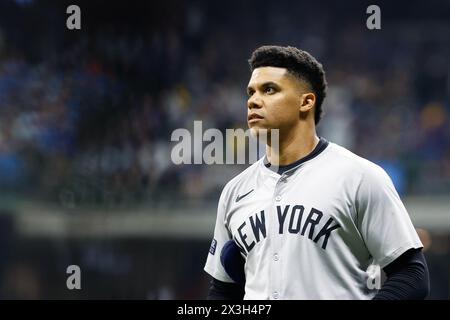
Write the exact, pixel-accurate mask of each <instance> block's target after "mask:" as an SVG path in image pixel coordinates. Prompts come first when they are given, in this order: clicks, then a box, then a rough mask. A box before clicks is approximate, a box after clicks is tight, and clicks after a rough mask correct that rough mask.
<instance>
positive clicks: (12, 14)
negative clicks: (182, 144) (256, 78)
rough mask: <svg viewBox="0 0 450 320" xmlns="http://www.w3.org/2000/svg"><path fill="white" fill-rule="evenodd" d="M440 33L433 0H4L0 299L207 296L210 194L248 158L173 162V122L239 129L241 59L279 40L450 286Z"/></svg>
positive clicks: (449, 157)
mask: <svg viewBox="0 0 450 320" xmlns="http://www.w3.org/2000/svg"><path fill="white" fill-rule="evenodd" d="M70 4H77V5H78V6H79V7H80V8H81V26H82V28H81V30H68V29H67V28H66V19H67V18H68V16H69V15H68V14H66V8H67V6H69V5H70ZM370 4H378V5H379V6H380V8H381V19H382V20H381V21H382V25H381V26H382V29H381V30H372V31H371V30H368V29H367V27H366V19H367V17H368V14H366V8H367V6H368V5H370ZM449 34H450V2H448V1H438V0H429V1H419V0H413V1H396V2H395V3H394V2H393V1H390V2H389V1H377V2H376V3H371V2H364V1H346V2H345V5H344V4H342V3H340V2H336V1H325V0H317V1H280V2H278V1H265V0H259V1H256V0H249V1H237V0H231V1H200V0H198V1H181V0H167V1H157V2H153V1H152V2H150V1H148V2H146V1H126V2H123V1H116V2H108V1H98V0H96V1H72V2H68V1H56V0H55V1H49V0H40V1H38V0H21V1H18V0H17V1H13V0H0V298H3V299H7V298H8V299H10V298H12V299H203V298H204V297H205V295H206V292H207V287H208V281H209V279H208V277H207V276H206V274H205V273H204V272H203V271H202V268H203V264H204V262H205V259H206V255H207V252H208V248H209V242H210V239H211V236H212V232H213V224H214V220H215V214H216V212H215V208H216V204H217V200H218V197H219V195H220V191H221V189H222V188H223V186H224V184H225V183H226V182H227V181H228V180H229V178H230V177H232V176H234V175H236V174H237V173H239V172H240V171H241V170H242V169H243V168H245V166H243V165H209V166H208V165H178V166H177V165H174V164H172V162H171V159H170V153H171V148H172V147H173V143H172V142H171V141H170V138H171V133H172V132H173V130H175V129H177V128H188V129H191V128H192V126H193V121H194V120H202V121H203V128H204V130H205V129H207V128H218V129H220V130H222V131H224V130H225V129H227V128H244V129H246V93H245V88H246V84H247V82H248V79H249V76H250V72H249V69H248V65H247V59H248V58H249V56H250V54H251V52H252V51H253V50H254V49H255V48H256V47H258V46H260V45H264V44H280V45H293V46H297V47H299V48H302V49H304V50H307V51H309V52H310V53H312V54H313V55H314V56H316V57H317V58H318V60H319V61H321V62H322V63H323V65H324V67H325V70H326V73H327V79H328V83H329V90H328V95H327V99H326V100H325V104H324V110H325V117H324V119H323V120H322V122H321V123H320V125H319V128H318V130H319V133H320V135H322V136H324V137H325V138H327V139H328V140H330V141H333V142H336V143H339V144H341V145H343V146H345V147H347V148H349V149H350V150H352V151H353V152H355V153H356V154H358V155H361V156H363V157H366V158H368V159H370V160H372V161H374V162H376V163H378V164H380V165H381V166H382V167H383V168H384V169H385V170H386V171H387V172H388V173H389V175H390V176H391V178H392V179H393V181H394V183H395V185H396V187H397V189H398V191H399V193H400V195H401V197H402V199H403V200H404V202H405V205H406V207H407V208H408V210H409V212H410V214H411V217H412V219H413V221H414V224H415V225H416V227H417V228H418V231H419V234H420V236H421V238H422V241H423V242H424V244H425V253H426V256H427V258H428V262H429V267H430V272H431V295H430V298H432V299H448V298H449V297H450V292H449V288H450V277H449V276H450V247H449V246H450V242H449V240H450V239H449V234H450V198H449V195H450V129H449V128H450V122H449V111H450V63H449V57H450V37H449V36H448V35H449ZM72 264H76V265H79V266H80V268H81V270H82V280H81V282H82V289H81V290H72V291H71V290H68V289H67V288H66V278H67V276H68V275H67V274H66V268H67V266H69V265H72Z"/></svg>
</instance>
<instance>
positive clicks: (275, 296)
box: [272, 291, 278, 299]
mask: <svg viewBox="0 0 450 320" xmlns="http://www.w3.org/2000/svg"><path fill="white" fill-rule="evenodd" d="M272 297H273V298H274V299H278V292H276V291H275V292H274V293H273V294H272Z"/></svg>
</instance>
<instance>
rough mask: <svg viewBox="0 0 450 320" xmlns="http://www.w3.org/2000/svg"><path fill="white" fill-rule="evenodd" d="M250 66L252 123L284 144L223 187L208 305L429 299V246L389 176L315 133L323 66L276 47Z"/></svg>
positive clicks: (257, 52) (210, 263) (290, 49)
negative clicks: (372, 283) (376, 272)
mask: <svg viewBox="0 0 450 320" xmlns="http://www.w3.org/2000/svg"><path fill="white" fill-rule="evenodd" d="M249 63H250V67H251V72H252V75H251V78H250V81H249V84H248V88H247V93H248V102H247V110H248V125H249V127H250V129H251V130H252V131H253V132H254V133H255V134H256V135H258V132H262V131H261V130H263V129H264V130H268V132H269V134H270V130H272V129H278V130H279V147H278V148H272V146H271V143H270V142H267V147H266V155H265V156H264V157H263V158H261V159H260V160H259V161H258V162H256V163H254V164H253V165H251V166H250V167H248V168H247V169H246V170H244V171H243V172H242V173H240V174H239V175H238V176H236V177H235V178H234V179H232V180H231V181H229V182H228V183H227V184H226V186H225V187H224V189H223V191H222V194H221V196H220V200H219V203H218V209H217V221H216V225H215V230H214V239H213V240H212V244H211V247H210V250H209V253H208V257H207V261H206V265H205V271H206V272H207V273H209V274H210V275H211V276H212V281H211V287H210V290H209V294H208V299H424V298H425V297H426V296H427V294H428V292H429V279H428V277H429V275H428V269H427V264H426V261H425V259H424V256H423V253H422V251H421V249H422V243H421V241H420V239H419V237H418V235H417V233H416V231H415V228H414V226H413V224H412V223H411V220H410V218H409V215H408V213H407V211H406V209H405V207H404V205H403V204H402V201H401V200H400V198H399V195H398V194H397V191H396V190H395V188H394V185H393V184H392V181H391V180H390V178H389V176H388V175H387V174H386V173H385V171H384V170H383V169H382V168H381V167H379V166H377V165H376V164H374V163H372V162H370V161H368V160H366V159H363V158H361V157H359V156H357V155H355V154H353V153H352V152H350V151H349V150H347V149H345V148H343V147H341V146H339V145H337V144H335V143H332V142H328V141H327V140H325V139H324V138H322V137H318V136H317V134H316V125H317V124H318V122H319V121H320V119H321V115H322V102H323V100H324V98H325V94H326V87H327V85H326V80H325V73H324V70H323V67H322V65H321V64H320V63H319V62H317V60H316V59H315V58H314V57H312V56H311V55H310V54H309V53H307V52H305V51H302V50H299V49H297V48H294V47H279V46H263V47H260V48H258V49H257V50H255V51H254V52H253V54H252V56H251V59H250V60H249ZM268 141H270V139H268ZM371 264H377V265H379V266H380V267H381V268H382V269H383V270H384V272H385V274H386V281H385V282H384V284H383V285H382V286H381V289H379V290H373V289H370V288H369V286H368V285H367V283H368V281H367V279H368V274H367V272H366V270H367V268H368V267H369V266H370V265H371Z"/></svg>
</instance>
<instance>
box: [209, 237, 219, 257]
mask: <svg viewBox="0 0 450 320" xmlns="http://www.w3.org/2000/svg"><path fill="white" fill-rule="evenodd" d="M216 246H217V240H216V239H213V240H212V242H211V247H210V248H209V253H211V254H212V255H214V254H215V253H216Z"/></svg>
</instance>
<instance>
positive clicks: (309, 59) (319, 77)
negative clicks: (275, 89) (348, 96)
mask: <svg viewBox="0 0 450 320" xmlns="http://www.w3.org/2000/svg"><path fill="white" fill-rule="evenodd" d="M248 62H249V64H250V70H251V72H253V70H254V69H256V68H259V67H278V68H286V69H287V70H288V72H289V73H291V74H293V75H294V76H296V77H297V78H299V79H300V80H303V81H306V82H307V83H308V84H309V85H310V86H311V89H312V90H313V91H314V93H315V95H316V108H315V113H314V121H315V123H316V124H318V123H319V121H320V119H321V118H322V113H323V110H322V102H323V100H324V99H325V96H326V90H327V81H326V79H325V71H324V70H323V66H322V64H321V63H319V62H318V61H317V60H316V59H315V58H314V57H313V56H312V55H310V54H309V53H308V52H306V51H303V50H300V49H297V48H295V47H289V46H288V47H281V46H262V47H259V48H258V49H256V50H255V51H253V53H252V56H251V58H250V59H249V60H248Z"/></svg>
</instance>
